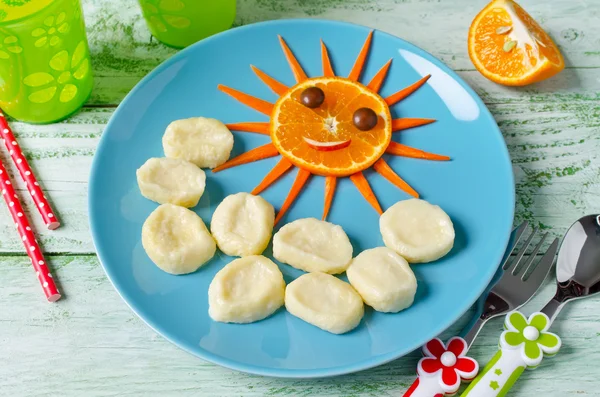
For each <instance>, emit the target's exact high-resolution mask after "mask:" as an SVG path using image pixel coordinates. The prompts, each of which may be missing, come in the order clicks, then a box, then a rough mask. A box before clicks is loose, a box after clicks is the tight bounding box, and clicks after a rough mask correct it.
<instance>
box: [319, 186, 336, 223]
mask: <svg viewBox="0 0 600 397" xmlns="http://www.w3.org/2000/svg"><path fill="white" fill-rule="evenodd" d="M336 186H337V178H336V177H335V176H327V177H325V204H324V206H323V217H322V218H321V219H322V220H326V219H327V215H329V209H330V208H331V203H332V202H333V196H334V195H335V187H336Z"/></svg>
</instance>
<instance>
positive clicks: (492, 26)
mask: <svg viewBox="0 0 600 397" xmlns="http://www.w3.org/2000/svg"><path fill="white" fill-rule="evenodd" d="M498 29H500V30H498ZM507 29H510V30H508V31H506V30H507ZM503 30H504V31H503ZM499 32H500V33H499ZM513 41H514V42H515V43H514V46H512V49H511V48H510V47H511V46H509V45H508V44H507V43H509V42H513ZM540 43H541V44H540ZM505 45H506V46H507V47H505ZM469 56H470V57H471V60H472V61H473V63H474V65H475V67H476V68H477V69H478V70H479V71H480V72H481V73H482V74H483V75H484V76H486V77H487V78H489V79H490V80H492V81H494V82H496V83H499V84H505V85H515V86H521V85H526V84H531V83H534V82H537V81H541V80H543V79H546V78H548V77H551V76H553V75H555V74H556V73H558V72H560V71H561V70H562V69H563V68H564V59H563V57H562V55H561V53H560V51H559V49H558V47H557V46H556V44H555V43H554V42H553V41H552V39H551V38H550V36H549V35H548V34H547V33H546V32H545V31H544V30H543V29H542V28H541V26H540V25H539V24H538V23H537V22H536V21H535V20H534V19H533V18H532V17H531V16H530V15H529V14H528V13H527V12H526V11H525V10H524V9H523V8H521V7H520V6H519V5H518V4H517V3H515V2H514V1H512V0H496V1H494V2H492V3H490V4H489V5H488V6H487V7H485V8H484V9H483V10H482V11H481V12H480V13H479V14H478V15H477V16H476V17H475V19H474V20H473V23H472V24H471V28H470V29H469Z"/></svg>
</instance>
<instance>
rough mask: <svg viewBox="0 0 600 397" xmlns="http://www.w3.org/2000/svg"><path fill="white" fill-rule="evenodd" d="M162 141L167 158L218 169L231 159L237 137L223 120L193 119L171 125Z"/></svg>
mask: <svg viewBox="0 0 600 397" xmlns="http://www.w3.org/2000/svg"><path fill="white" fill-rule="evenodd" d="M162 142H163V149H164V151H165V155H166V156H167V157H171V158H177V159H184V160H187V161H189V162H191V163H194V164H196V165H197V166H198V167H201V168H215V167H218V166H219V165H221V164H223V163H224V162H226V161H227V159H229V155H230V154H231V149H232V148H233V134H231V131H229V129H228V128H227V126H225V124H223V123H221V122H220V121H219V120H216V119H209V118H205V117H193V118H189V119H182V120H176V121H173V122H172V123H171V124H169V126H168V127H167V130H166V131H165V134H164V135H163V139H162Z"/></svg>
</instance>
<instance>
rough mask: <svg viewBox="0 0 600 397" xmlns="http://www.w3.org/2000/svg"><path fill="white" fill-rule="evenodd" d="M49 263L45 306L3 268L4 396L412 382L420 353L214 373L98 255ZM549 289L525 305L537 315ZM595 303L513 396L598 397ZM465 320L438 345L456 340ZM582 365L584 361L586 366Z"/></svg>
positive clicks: (490, 333) (332, 389) (208, 392)
mask: <svg viewBox="0 0 600 397" xmlns="http://www.w3.org/2000/svg"><path fill="white" fill-rule="evenodd" d="M49 262H50V265H51V266H53V268H54V269H55V274H56V277H57V279H58V280H60V282H61V290H62V291H63V292H64V293H65V294H66V299H64V300H61V301H60V302H59V303H57V304H48V303H46V302H44V300H43V296H42V294H41V291H40V290H39V285H37V282H36V280H35V275H34V274H33V271H32V270H31V268H30V265H29V262H28V260H27V259H26V258H25V257H22V256H16V257H3V258H2V259H1V260H0V271H1V272H2V279H3V280H2V282H3V283H2V285H3V287H2V288H1V289H0V301H1V302H2V310H0V352H2V361H3V363H5V365H0V390H2V395H14V396H32V395H35V396H40V397H42V396H48V397H50V396H52V397H54V396H56V395H57V394H59V395H62V396H81V395H85V396H122V395H128V396H149V395H178V396H180V395H181V396H215V397H216V396H219V397H221V396H230V395H231V396H234V395H235V396H365V397H366V396H369V397H380V396H398V395H400V393H401V392H402V391H403V390H405V389H406V387H407V386H408V385H409V384H410V382H411V381H412V380H413V376H414V373H415V364H416V361H417V360H418V357H419V355H418V354H417V353H413V354H410V355H409V356H407V357H405V358H402V359H399V360H396V361H393V362H392V363H389V364H386V365H383V366H381V367H378V368H374V369H371V370H368V371H364V372H360V373H357V374H353V375H348V376H342V377H336V378H331V379H320V380H283V379H272V378H264V377H258V376H251V375H245V374H241V373H238V372H234V371H231V370H228V369H224V368H220V367H217V366H215V365H212V364H210V363H207V362H204V361H202V360H200V359H197V358H195V357H193V356H191V355H190V354H188V353H185V352H183V351H182V350H180V349H179V348H177V347H176V346H174V345H172V344H170V343H169V342H167V341H166V340H164V339H163V338H162V337H160V336H159V335H157V334H155V333H154V331H152V330H151V329H150V328H149V327H147V326H146V325H145V324H144V323H143V322H142V321H141V320H140V319H138V318H137V317H136V316H135V315H134V314H133V313H132V312H131V311H130V310H129V308H128V307H127V305H126V304H125V303H124V302H123V301H122V300H121V298H120V297H119V296H118V294H117V293H116V292H115V290H114V289H113V287H112V286H111V284H110V283H109V282H108V281H107V280H106V277H105V275H104V272H103V270H102V268H101V266H100V265H99V264H98V262H97V260H96V258H95V257H94V256H53V257H50V258H49ZM552 293H553V286H551V285H550V284H549V283H548V285H547V287H546V288H545V289H544V290H543V291H542V293H541V294H540V296H538V297H536V298H535V299H534V300H533V301H532V302H531V303H530V304H528V305H527V307H526V309H525V312H531V311H533V310H537V309H539V308H540V307H541V306H542V305H543V303H544V302H545V301H546V300H547V299H548V298H549V297H550V296H551V295H552ZM599 304H600V298H590V299H586V300H581V301H578V302H576V303H573V304H572V306H570V307H567V308H565V310H564V312H563V313H562V314H561V315H560V316H559V317H558V319H557V321H556V323H555V324H554V326H553V330H554V331H555V332H557V333H559V334H560V335H561V336H562V337H563V343H564V346H563V348H562V350H561V351H560V353H559V354H558V355H557V356H556V357H554V358H551V359H547V360H546V361H545V362H543V363H542V365H541V367H540V368H539V369H537V370H536V371H527V372H526V373H525V374H524V376H523V378H522V382H521V383H520V384H519V386H518V394H514V395H518V396H531V395H534V394H540V395H547V396H556V397H559V396H566V395H590V396H591V395H596V391H597V390H598V389H600V378H598V376H597V372H596V371H594V370H592V367H586V369H585V370H584V367H585V365H586V364H585V363H591V362H595V361H597V360H598V359H600V352H599V351H598V349H597V345H598V343H599V342H600V336H599V335H600V321H599V320H600V314H598V310H597V307H598V305H599ZM466 320H467V318H466V317H465V318H463V319H462V320H461V321H459V323H458V324H457V325H455V326H454V327H453V328H452V329H451V330H450V331H449V332H446V333H445V334H444V337H449V336H450V335H451V333H454V332H457V331H458V329H459V328H460V327H461V326H462V325H463V324H464V323H465V321H466ZM501 328H502V320H500V319H496V320H492V321H491V322H490V323H489V324H488V325H487V326H486V327H485V328H484V329H483V331H482V333H481V334H480V336H479V338H478V339H477V341H476V343H475V345H474V347H473V349H472V350H471V354H472V355H473V356H474V357H475V358H477V359H479V360H481V361H482V362H484V361H485V360H486V359H488V358H489V357H491V356H492V354H493V352H494V349H495V348H496V345H497V342H498V337H499V335H500V332H501ZM584 360H585V361H584Z"/></svg>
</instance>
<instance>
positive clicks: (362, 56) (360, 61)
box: [348, 30, 373, 81]
mask: <svg viewBox="0 0 600 397" xmlns="http://www.w3.org/2000/svg"><path fill="white" fill-rule="evenodd" d="M372 38H373V31H372V30H371V31H370V32H369V35H368V36H367V39H366V40H365V44H363V47H362V48H361V50H360V52H359V53H358V57H357V58H356V62H354V66H352V70H351V71H350V74H349V75H348V78H349V79H350V80H354V81H358V79H359V77H360V74H361V73H362V68H363V66H364V64H365V61H366V60H367V54H368V53H369V48H370V47H371V39H372Z"/></svg>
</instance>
